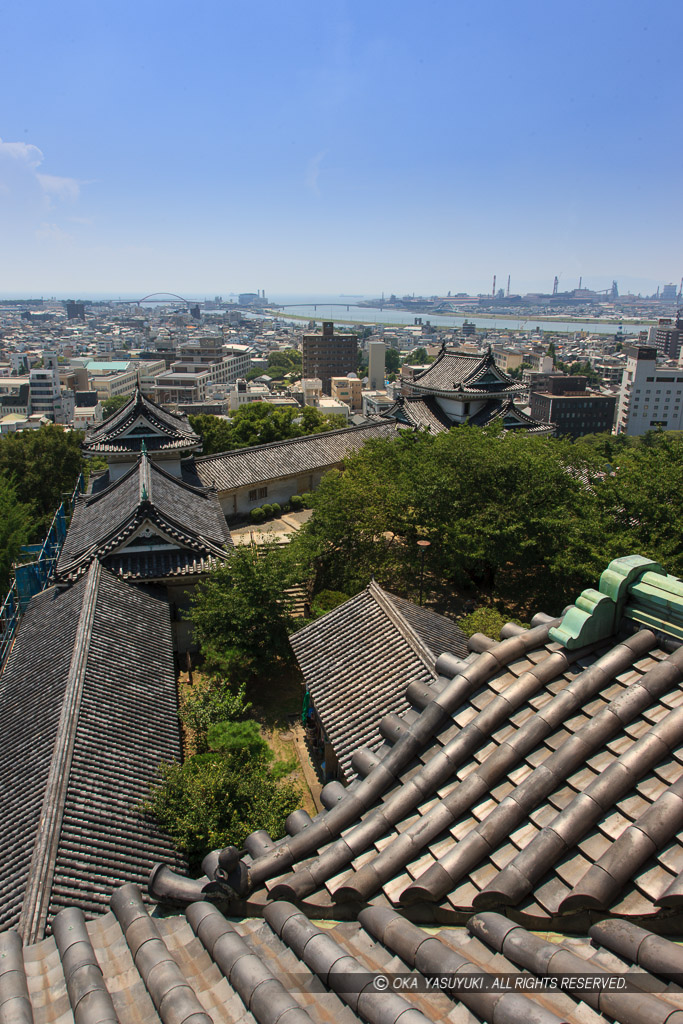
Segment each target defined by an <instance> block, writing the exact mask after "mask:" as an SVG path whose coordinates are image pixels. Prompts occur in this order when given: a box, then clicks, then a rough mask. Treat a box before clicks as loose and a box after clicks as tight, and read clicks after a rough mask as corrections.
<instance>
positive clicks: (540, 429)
mask: <svg viewBox="0 0 683 1024" xmlns="http://www.w3.org/2000/svg"><path fill="white" fill-rule="evenodd" d="M496 420H502V421H503V423H504V425H505V429H506V430H516V429H518V428H522V429H523V430H527V431H528V432H529V433H530V434H550V433H553V432H554V430H555V425H554V424H553V423H544V422H542V421H541V420H535V419H533V418H532V417H531V416H528V415H527V413H525V412H524V411H523V410H522V409H520V408H519V407H518V406H516V405H515V403H514V402H513V400H512V399H511V398H507V399H505V400H504V401H500V399H496V398H491V399H489V401H488V402H487V403H486V405H485V406H484V407H483V409H480V410H479V412H476V413H475V414H474V416H471V417H470V420H469V423H470V426H473V427H485V426H486V425H487V424H488V423H494V422H495V421H496Z"/></svg>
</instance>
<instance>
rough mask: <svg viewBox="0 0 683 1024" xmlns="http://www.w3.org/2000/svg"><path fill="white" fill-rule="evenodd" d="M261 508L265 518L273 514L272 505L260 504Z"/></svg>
mask: <svg viewBox="0 0 683 1024" xmlns="http://www.w3.org/2000/svg"><path fill="white" fill-rule="evenodd" d="M261 508H262V509H263V514H264V516H265V518H266V519H270V517H271V516H272V514H273V506H272V505H261Z"/></svg>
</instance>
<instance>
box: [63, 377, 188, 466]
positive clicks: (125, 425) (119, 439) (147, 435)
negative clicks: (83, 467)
mask: <svg viewBox="0 0 683 1024" xmlns="http://www.w3.org/2000/svg"><path fill="white" fill-rule="evenodd" d="M138 419H142V420H143V421H144V422H145V423H146V424H147V425H148V428H149V429H148V430H146V431H145V432H144V434H139V435H137V436H136V435H135V434H130V433H129V434H127V433H126V431H130V430H131V429H133V430H134V429H136V428H135V427H134V424H135V422H136V420H138ZM143 443H144V445H145V447H146V448H147V450H148V451H153V452H157V451H178V452H179V453H180V454H183V453H186V452H194V451H200V450H201V439H200V437H199V435H198V434H195V432H194V430H193V429H192V427H191V426H190V423H189V421H188V419H187V416H174V415H173V414H172V413H170V412H166V410H165V409H162V408H161V406H160V405H157V404H156V402H153V401H151V399H149V398H146V397H145V396H144V395H143V394H142V392H141V391H140V390H139V389H136V391H135V393H134V395H133V396H132V397H131V399H130V401H129V402H126V404H125V405H123V406H122V407H121V408H120V409H119V411H118V412H116V413H114V415H113V416H110V417H109V419H106V420H105V421H104V423H102V424H101V425H100V426H98V427H95V428H94V429H92V430H90V431H88V433H87V435H86V438H85V440H84V442H83V448H84V449H85V451H86V452H87V453H88V454H90V455H117V454H124V455H125V454H128V453H132V454H137V453H138V452H140V451H142V447H143Z"/></svg>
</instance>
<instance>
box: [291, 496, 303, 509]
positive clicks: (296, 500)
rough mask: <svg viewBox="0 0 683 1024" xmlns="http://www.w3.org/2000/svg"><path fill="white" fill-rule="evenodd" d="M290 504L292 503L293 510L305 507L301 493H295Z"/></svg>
mask: <svg viewBox="0 0 683 1024" xmlns="http://www.w3.org/2000/svg"><path fill="white" fill-rule="evenodd" d="M289 504H290V505H291V507H292V511H293V512H298V511H299V509H302V508H303V507H304V499H303V498H302V497H301V495H300V494H293V495H292V497H291V498H290V499H289Z"/></svg>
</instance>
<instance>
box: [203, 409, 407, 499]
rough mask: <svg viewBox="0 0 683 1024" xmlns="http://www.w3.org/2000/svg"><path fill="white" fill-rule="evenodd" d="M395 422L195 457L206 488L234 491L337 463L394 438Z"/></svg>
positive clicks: (384, 421)
mask: <svg viewBox="0 0 683 1024" xmlns="http://www.w3.org/2000/svg"><path fill="white" fill-rule="evenodd" d="M395 431H396V426H395V424H394V423H387V421H386V420H378V421H377V422H376V423H371V424H365V425H364V426H361V427H345V428H344V429H342V430H330V431H327V432H326V433H324V434H310V435H307V436H306V437H296V438H294V439H293V440H291V441H275V442H273V443H272V444H260V445H256V446H255V447H253V448H238V449H236V450H235V451H231V452H222V453H221V454H219V455H204V456H202V457H201V458H199V459H196V460H195V465H196V468H197V474H198V476H199V479H200V480H201V481H202V483H203V484H204V486H205V487H216V488H217V489H218V491H219V492H220V491H232V490H235V489H236V488H237V487H246V486H247V485H249V484H256V483H264V482H265V481H267V480H278V479H280V478H281V477H287V476H296V475H298V474H304V473H311V472H315V471H316V470H320V469H325V468H326V467H328V466H329V467H331V466H336V465H337V464H338V463H340V462H341V461H342V460H343V459H344V458H345V457H346V456H347V455H349V454H350V453H351V452H354V451H357V450H358V448H360V447H361V446H362V445H363V444H365V442H366V441H369V440H371V439H372V438H375V437H392V436H393V435H394V433H395Z"/></svg>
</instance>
